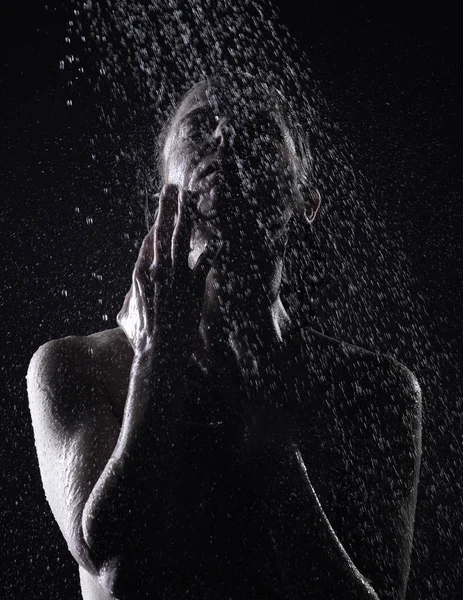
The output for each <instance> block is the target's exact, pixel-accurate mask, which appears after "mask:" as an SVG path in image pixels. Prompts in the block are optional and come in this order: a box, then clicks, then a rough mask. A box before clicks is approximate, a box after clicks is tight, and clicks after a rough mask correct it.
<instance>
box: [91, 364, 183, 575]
mask: <svg viewBox="0 0 463 600" xmlns="http://www.w3.org/2000/svg"><path fill="white" fill-rule="evenodd" d="M158 354H159V353H158ZM175 371H176V370H175V367H174V366H173V365H170V368H169V365H168V364H166V363H165V362H164V364H162V362H161V361H160V360H159V359H157V358H156V355H155V354H154V353H149V354H148V353H145V354H143V355H142V354H139V355H136V357H135V359H134V361H133V365H132V370H131V376H130V384H129V390H128V395H127V401H126V407H125V411H124V417H123V422H122V426H121V431H120V434H119V438H118V441H117V444H116V446H115V448H114V451H113V453H112V455H111V457H110V459H109V461H108V463H107V464H106V466H105V468H104V470H103V472H102V473H101V476H100V477H99V479H98V481H97V482H96V484H95V486H94V488H93V490H92V491H91V493H90V496H89V498H88V501H87V503H86V505H85V508H84V511H83V515H82V530H83V534H84V539H85V541H86V543H87V545H88V546H89V548H90V551H91V552H92V554H93V555H94V557H95V558H96V560H97V562H99V563H101V562H104V559H105V558H106V557H107V556H111V555H114V554H118V553H119V552H120V551H121V549H122V546H123V545H124V544H127V543H130V537H131V536H133V535H136V528H134V527H133V525H134V523H133V522H134V520H135V519H137V522H138V524H139V527H140V525H141V524H142V522H143V520H146V519H147V517H148V515H149V516H150V519H151V520H153V518H154V519H155V518H156V507H157V506H159V504H160V500H162V501H163V502H162V504H163V505H164V506H166V503H168V502H169V487H168V485H167V474H168V473H171V472H172V471H173V470H175V462H176V456H177V453H178V443H179V411H180V403H181V393H182V390H181V388H180V386H178V385H176V386H174V381H179V380H180V381H182V380H183V378H182V376H181V373H178V370H177V372H175Z"/></svg>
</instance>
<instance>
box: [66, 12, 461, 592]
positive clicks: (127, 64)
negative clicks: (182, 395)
mask: <svg viewBox="0 0 463 600" xmlns="http://www.w3.org/2000/svg"><path fill="white" fill-rule="evenodd" d="M66 36H67V37H66V42H67V44H68V47H69V53H68V54H67V55H66V56H65V57H63V59H62V62H61V68H62V69H63V71H64V73H65V74H66V77H67V80H68V83H69V84H70V85H69V86H68V97H67V98H66V105H67V106H68V107H69V110H76V108H78V104H79V89H80V88H81V87H84V86H86V85H87V86H88V85H91V86H92V87H93V88H95V89H96V90H97V93H98V95H99V103H98V104H99V105H98V107H97V108H98V120H97V123H96V126H95V130H94V132H93V133H92V134H90V136H89V139H88V144H87V150H88V155H87V161H88V163H90V164H91V163H94V164H96V165H98V164H101V165H103V164H104V168H105V169H106V170H109V171H110V173H111V176H110V177H107V181H106V182H105V183H104V184H102V185H101V190H100V191H101V195H100V196H99V198H98V199H97V198H95V199H94V202H95V206H94V210H93V211H92V212H91V214H90V213H89V212H88V205H89V204H88V202H87V209H85V214H84V213H83V212H82V211H81V208H80V206H79V204H80V200H79V198H78V193H76V196H75V198H71V199H70V201H72V200H74V208H73V210H74V217H75V219H76V223H77V222H78V224H79V225H78V226H79V227H81V228H84V227H85V228H87V230H89V231H90V230H92V231H95V232H96V233H95V234H94V235H99V236H101V237H104V236H105V219H104V213H105V211H107V212H108V213H111V211H113V214H117V215H120V218H121V222H120V237H119V238H118V240H117V241H116V240H108V241H107V242H106V243H105V246H104V248H103V247H102V249H101V252H100V254H99V255H98V256H93V257H91V256H89V257H86V260H87V261H88V263H87V266H88V286H86V288H85V289H84V290H82V291H81V292H80V295H79V291H78V290H76V289H74V290H73V292H72V293H69V291H68V287H69V286H68V285H66V287H62V288H61V289H60V290H59V294H60V295H61V297H62V300H63V301H69V302H71V301H73V302H76V306H78V307H79V309H81V310H82V314H83V315H85V314H86V313H85V310H86V309H87V313H88V314H89V313H90V312H92V313H94V312H95V310H96V311H97V312H98V322H99V326H100V328H101V329H105V328H107V327H109V326H114V325H115V322H114V318H115V314H116V312H117V311H118V309H119V307H120V304H121V303H122V301H123V298H124V294H125V292H126V291H127V290H126V288H127V286H128V285H129V282H130V264H131V263H133V262H134V259H135V253H136V249H137V248H138V246H139V243H140V241H141V238H142V236H143V235H144V233H145V232H144V231H143V227H144V207H145V204H146V202H147V201H148V203H150V201H151V200H150V199H151V198H152V197H153V196H154V193H155V192H156V191H158V190H159V187H160V181H159V177H158V174H157V169H156V160H157V158H156V156H157V152H158V150H159V148H158V146H157V139H158V136H159V134H160V132H161V129H162V126H163V125H164V124H165V122H166V121H167V120H168V119H169V117H170V116H171V115H172V113H173V111H174V109H175V107H176V106H177V105H178V101H179V99H180V98H181V97H182V95H183V94H184V93H185V92H186V91H187V90H188V89H189V88H190V87H191V86H192V85H193V84H194V83H196V82H198V81H200V80H203V79H204V78H205V77H208V76H214V75H215V74H216V73H217V72H223V71H229V72H230V71H231V72H233V71H246V72H247V73H250V74H251V75H256V76H258V77H260V79H261V80H265V81H268V82H270V83H271V84H273V85H275V86H276V87H277V88H278V89H280V90H281V91H282V92H283V94H284V95H285V96H286V97H288V98H289V99H290V101H291V103H292V104H293V106H294V107H296V108H297V111H298V114H299V118H300V121H301V123H302V124H303V126H304V127H305V128H306V129H307V131H308V132H309V134H310V139H311V151H312V154H313V165H314V171H313V184H314V186H316V187H317V188H318V189H319V190H320V192H321V196H322V207H321V210H320V213H319V215H318V217H317V220H316V222H315V224H314V225H313V227H312V229H311V231H310V234H308V235H307V237H306V238H304V243H305V244H306V252H305V253H304V254H298V255H297V256H295V257H294V261H295V263H294V266H293V268H294V270H295V271H297V272H299V273H300V274H303V282H302V286H303V288H304V289H303V290H302V291H303V293H302V295H300V297H302V302H303V306H302V307H300V308H302V310H303V311H304V312H305V314H306V315H307V316H308V318H309V319H310V320H311V322H312V324H313V326H314V327H315V328H316V329H319V330H322V331H323V332H324V333H326V334H328V335H330V336H332V337H335V338H338V339H341V340H345V341H349V342H352V343H355V344H357V345H359V346H362V347H364V348H368V349H371V350H374V351H379V352H384V353H386V354H389V355H392V356H394V357H395V358H397V359H398V360H400V361H401V362H403V363H404V364H406V365H407V366H409V367H410V368H411V369H412V370H413V371H414V372H415V373H416V374H417V375H418V378H419V380H420V383H421V384H422V387H423V389H424V390H433V391H434V393H435V394H436V395H439V394H442V393H443V392H442V382H441V381H439V377H438V374H439V373H440V372H441V371H442V369H443V365H444V364H445V365H446V364H447V362H446V361H447V356H446V348H445V346H443V345H441V346H440V348H439V349H436V347H435V345H434V344H433V339H432V333H430V330H427V331H425V330H424V329H423V321H425V320H426V307H425V305H424V303H423V301H422V299H421V298H420V295H419V293H417V292H416V289H419V287H418V288H417V285H416V281H414V279H413V277H412V275H411V273H410V271H409V267H408V260H407V257H406V255H405V253H404V251H403V246H402V244H401V238H400V232H399V233H398V234H396V232H394V235H391V232H390V230H389V229H388V225H387V223H386V221H385V219H384V218H383V216H384V215H383V214H382V210H381V205H380V202H381V190H380V182H379V183H378V182H372V181H367V180H366V178H365V177H364V176H363V174H362V173H361V172H360V170H359V168H358V163H359V160H358V153H359V148H356V147H355V146H354V144H353V143H352V142H351V141H350V140H349V131H348V129H347V128H346V127H345V126H344V125H343V124H342V123H336V122H335V121H334V120H333V119H332V117H331V116H330V107H329V106H328V105H327V103H326V101H325V100H324V98H323V94H322V91H321V90H320V86H319V84H318V83H317V74H316V73H313V72H312V69H311V61H310V56H307V55H306V54H305V53H304V52H302V51H301V49H300V48H299V47H298V45H297V43H296V42H295V40H294V39H293V38H292V37H291V35H290V34H289V32H288V31H287V30H286V29H285V27H284V26H283V25H282V24H281V23H280V21H279V18H278V14H277V13H276V12H275V11H274V9H273V8H272V6H271V4H270V3H268V2H266V1H265V0H259V1H256V0H254V1H252V2H251V1H250V0H241V1H240V2H236V1H233V0H218V1H216V2H212V0H203V1H197V2H195V1H193V0H190V1H185V0H183V1H182V0H153V1H145V2H131V1H129V0H119V1H117V2H116V1H111V0H106V2H101V3H100V2H92V0H87V1H82V0H74V1H73V2H72V16H70V19H69V22H68V31H67V34H66ZM90 57H91V60H90ZM244 110H245V109H244ZM81 160H82V159H81ZM84 160H85V159H84ZM84 178H85V174H83V177H82V179H84ZM77 180H78V178H77ZM98 203H100V205H99V206H98ZM102 207H104V208H102ZM88 235H90V234H88ZM117 244H119V246H121V245H122V246H123V249H124V251H126V252H127V255H128V256H129V254H130V253H131V256H129V258H130V260H129V259H127V261H126V263H125V265H126V267H127V268H126V271H124V270H123V269H116V268H115V267H114V266H111V267H108V269H109V272H108V273H107V272H106V270H105V269H103V267H102V266H101V265H102V263H103V264H105V259H103V258H102V256H103V253H111V252H112V250H111V248H112V245H114V246H115V245H117ZM122 246H121V247H122ZM115 251H116V250H114V252H115ZM119 256H120V253H119ZM106 265H107V266H108V259H106ZM107 294H110V295H111V296H112V298H113V300H111V301H110V302H109V304H108V301H107V300H105V299H103V297H104V296H105V295H107ZM66 306H70V304H67V305H66ZM95 307H96V308H95ZM425 401H426V395H425ZM449 419H450V417H447V418H446V419H444V422H443V424H442V425H441V427H442V428H445V427H446V426H447V424H448V420H449ZM432 449H433V446H432V444H431V445H430V450H429V452H431V451H432ZM429 456H431V454H429ZM434 477H435V473H431V471H430V469H429V468H428V467H427V463H426V462H425V464H424V468H423V473H422V486H424V485H427V484H428V483H429V482H431V481H432V480H433V478H434ZM443 478H444V475H442V476H441V481H442V480H443ZM423 482H424V483H423ZM426 498H427V499H426V501H427V502H428V505H431V504H432V500H433V498H432V495H430V494H429V493H428V496H427V497H426ZM423 510H424V509H423ZM420 527H422V529H420ZM425 532H426V528H425V527H424V526H423V524H422V522H421V521H420V509H418V521H417V533H416V538H417V542H416V550H415V555H414V560H415V563H416V566H414V567H413V568H412V580H411V585H412V586H413V585H415V586H416V589H418V587H419V585H418V583H416V582H418V581H419V580H421V581H425V582H426V583H425V584H422V583H421V584H420V585H421V588H420V589H427V588H432V585H433V584H432V574H427V575H426V574H424V572H422V571H420V565H421V564H423V565H425V564H426V560H428V556H429V547H428V544H427V541H426V538H425ZM426 578H427V579H426ZM414 594H417V592H416V591H415V589H413V588H412V589H411V590H410V598H415V597H417V596H415V595H414Z"/></svg>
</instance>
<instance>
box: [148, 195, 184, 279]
mask: <svg viewBox="0 0 463 600" xmlns="http://www.w3.org/2000/svg"><path fill="white" fill-rule="evenodd" d="M177 196H178V190H177V186H175V185H172V184H168V185H165V186H164V187H163V188H162V191H161V195H160V197H159V210H158V216H157V218H156V223H155V225H154V262H155V264H154V265H153V266H154V267H155V268H157V267H158V266H162V267H166V266H170V264H171V243H172V233H173V230H174V226H175V214H176V211H177Z"/></svg>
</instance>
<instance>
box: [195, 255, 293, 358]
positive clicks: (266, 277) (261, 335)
mask: <svg viewBox="0 0 463 600" xmlns="http://www.w3.org/2000/svg"><path fill="white" fill-rule="evenodd" d="M281 266H282V261H281V259H278V260H272V261H269V262H266V263H264V264H262V262H260V264H259V265H258V268H257V265H253V264H252V262H246V263H244V262H243V261H241V262H239V263H237V264H227V265H226V268H224V265H223V264H221V265H216V266H215V267H213V268H212V269H211V271H210V273H209V275H208V278H207V282H206V290H205V297H204V304H203V312H202V319H201V324H200V343H201V347H202V350H203V351H205V352H206V353H207V354H210V355H212V356H214V359H219V360H220V358H221V357H222V358H224V359H225V360H226V359H227V358H228V357H230V355H231V353H232V350H231V346H230V334H232V336H234V337H235V339H236V337H238V338H239V339H240V340H242V341H243V342H245V344H246V345H247V347H248V348H249V349H250V350H251V352H252V353H253V354H254V355H255V356H258V355H259V354H261V353H262V352H265V351H266V350H269V349H270V348H272V347H273V346H274V345H275V344H279V343H281V342H282V339H283V335H284V333H285V330H286V329H287V328H288V326H289V325H290V319H289V316H288V314H287V312H286V310H285V308H284V306H283V304H282V302H281V299H280V295H279V288H280V283H281Z"/></svg>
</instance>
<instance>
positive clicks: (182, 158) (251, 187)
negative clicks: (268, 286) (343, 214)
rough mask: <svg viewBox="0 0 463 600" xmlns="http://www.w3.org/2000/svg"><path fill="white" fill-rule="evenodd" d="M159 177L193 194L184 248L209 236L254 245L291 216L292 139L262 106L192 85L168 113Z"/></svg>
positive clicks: (274, 234) (275, 234) (280, 228)
mask: <svg viewBox="0 0 463 600" xmlns="http://www.w3.org/2000/svg"><path fill="white" fill-rule="evenodd" d="M163 160H164V181H165V183H173V184H176V185H177V186H178V187H179V188H182V189H186V190H190V191H191V192H194V193H196V194H197V197H198V204H197V208H198V215H199V223H198V224H197V226H196V228H195V231H194V233H193V235H192V249H193V250H194V249H195V247H196V246H198V252H200V251H201V250H202V248H203V246H204V244H205V243H206V242H207V240H208V239H209V238H210V237H211V235H212V234H213V233H212V232H214V231H215V232H217V231H218V233H219V235H220V236H221V237H222V238H228V239H231V240H233V241H237V240H240V241H241V245H242V244H243V243H245V244H247V245H249V246H253V245H256V243H258V244H260V245H262V243H263V242H264V239H263V237H262V236H263V235H264V236H265V237H267V238H270V239H271V238H272V237H278V233H280V232H281V231H283V229H284V227H285V226H286V224H287V223H288V221H289V219H290V218H291V215H292V212H293V208H292V207H293V200H292V195H293V194H294V193H295V190H296V167H295V162H296V161H295V151H294V143H293V140H292V139H291V137H290V136H289V133H288V132H287V130H286V128H285V127H284V125H283V124H282V123H281V120H280V119H278V117H277V116H275V115H274V114H273V113H272V112H270V111H269V110H266V109H262V108H260V109H258V110H256V109H252V107H250V106H248V105H245V104H244V102H242V103H239V102H236V101H235V102H233V101H230V100H229V99H227V98H226V96H225V95H224V94H223V91H220V93H219V92H216V91H215V90H213V89H211V88H208V87H206V86H204V87H196V88H195V89H194V90H193V91H192V92H190V93H189V94H188V95H187V97H186V98H185V100H184V101H183V102H182V104H181V105H180V107H179V109H178V111H177V113H176V114H175V116H174V119H173V122H172V125H171V127H170V130H169V133H168V135H167V138H166V143H165V146H164V154H163Z"/></svg>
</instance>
